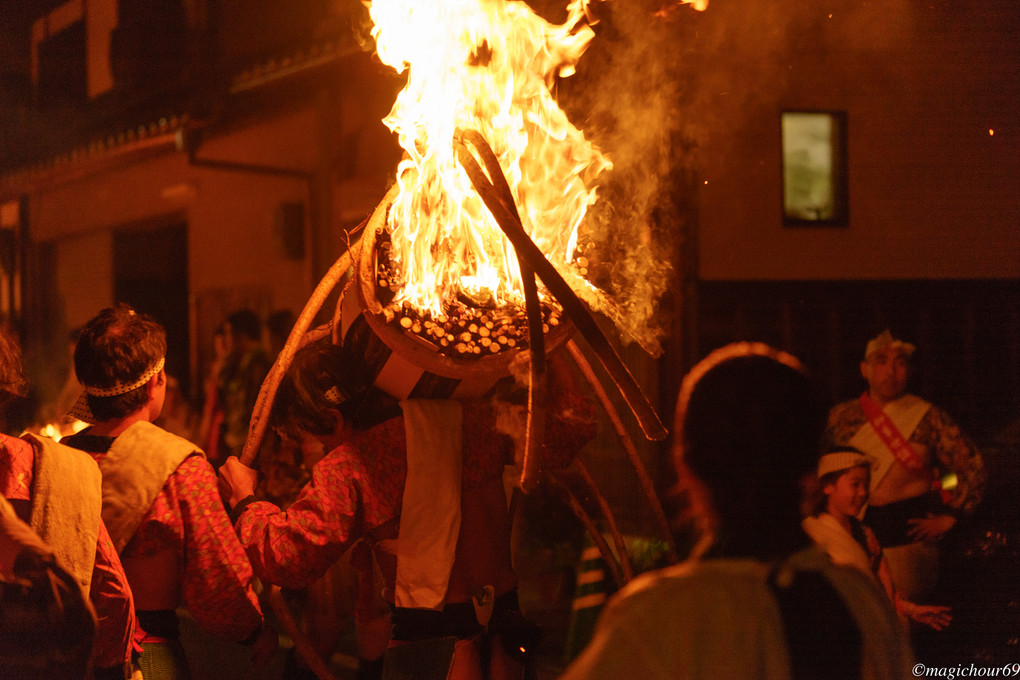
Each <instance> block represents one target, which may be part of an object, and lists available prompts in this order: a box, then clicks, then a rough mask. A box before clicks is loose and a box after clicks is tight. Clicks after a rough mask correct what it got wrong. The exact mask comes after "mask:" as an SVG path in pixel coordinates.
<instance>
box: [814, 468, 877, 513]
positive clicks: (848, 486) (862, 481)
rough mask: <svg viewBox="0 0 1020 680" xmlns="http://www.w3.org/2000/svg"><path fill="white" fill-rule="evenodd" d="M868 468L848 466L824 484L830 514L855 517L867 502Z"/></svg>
mask: <svg viewBox="0 0 1020 680" xmlns="http://www.w3.org/2000/svg"><path fill="white" fill-rule="evenodd" d="M869 481H870V473H869V471H868V468H866V467H864V466H863V465H858V466H857V467H855V468H850V469H849V470H847V471H846V472H844V473H843V474H842V475H840V476H839V478H838V479H836V481H835V482H832V483H829V484H826V485H825V488H824V492H825V495H826V496H828V498H829V501H828V503H827V505H826V509H827V510H828V511H829V514H830V515H835V516H840V515H842V516H847V517H855V516H857V514H858V513H860V511H861V509H862V508H863V507H864V504H865V503H867V502H868V483H869Z"/></svg>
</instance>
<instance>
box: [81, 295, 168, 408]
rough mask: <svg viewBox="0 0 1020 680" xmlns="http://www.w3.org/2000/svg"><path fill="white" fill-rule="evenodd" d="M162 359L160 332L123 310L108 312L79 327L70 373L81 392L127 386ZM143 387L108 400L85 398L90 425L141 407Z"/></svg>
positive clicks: (126, 307)
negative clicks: (90, 389)
mask: <svg viewBox="0 0 1020 680" xmlns="http://www.w3.org/2000/svg"><path fill="white" fill-rule="evenodd" d="M165 356H166V330H165V329H164V328H163V326H162V325H161V324H160V323H159V322H158V321H156V320H155V319H154V318H153V317H151V316H149V315H148V314H142V313H140V312H136V311H135V310H134V309H132V308H131V307H130V306H129V305H126V304H123V303H121V304H118V305H117V306H116V307H108V308H106V309H104V310H103V311H101V312H100V313H99V314H97V315H96V316H95V317H94V318H93V319H92V320H91V321H89V322H88V323H87V324H85V327H84V328H83V329H82V333H81V337H80V338H79V339H78V344H77V346H76V347H75V349H74V371H75V374H76V375H77V376H78V382H80V383H81V384H82V385H84V386H87V387H100V388H104V387H105V388H109V387H114V386H116V385H118V384H121V385H123V384H125V383H128V384H130V383H132V382H134V381H135V380H138V378H140V377H141V376H142V375H143V374H144V373H145V372H146V371H147V370H149V369H150V368H152V367H153V365H154V364H155V363H156V362H158V361H159V360H160V359H162V358H164V357H165ZM147 400H148V395H147V393H146V389H145V386H144V385H142V386H139V387H137V388H135V389H133V390H131V391H130V392H126V393H124V394H118V395H114V396H111V397H100V396H94V395H87V401H88V406H89V409H90V410H91V411H92V414H93V415H94V416H95V418H96V420H98V421H104V420H110V419H113V418H122V417H124V416H126V415H128V414H130V413H132V412H134V411H136V410H138V409H139V408H140V407H142V406H144V405H145V402H146V401H147Z"/></svg>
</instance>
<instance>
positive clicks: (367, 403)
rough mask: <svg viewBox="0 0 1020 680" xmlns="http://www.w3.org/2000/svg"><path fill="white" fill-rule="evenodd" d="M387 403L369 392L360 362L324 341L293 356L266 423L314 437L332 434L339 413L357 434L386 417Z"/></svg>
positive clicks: (310, 345)
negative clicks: (269, 418)
mask: <svg viewBox="0 0 1020 680" xmlns="http://www.w3.org/2000/svg"><path fill="white" fill-rule="evenodd" d="M391 402H392V400H389V399H387V398H386V397H385V395H383V394H382V393H381V392H380V391H379V390H378V389H376V388H374V387H372V385H371V383H370V381H369V380H368V376H366V375H365V371H364V369H363V362H359V361H356V360H355V359H354V358H353V357H351V356H350V354H349V353H348V352H347V351H346V350H345V349H344V348H343V347H342V346H340V345H334V344H333V343H332V342H330V339H329V338H324V339H322V340H319V341H317V342H313V343H311V344H309V345H306V346H305V347H302V348H301V349H299V350H298V351H297V352H295V353H294V358H293V361H292V362H291V365H290V368H289V369H288V370H287V373H286V374H285V375H284V377H283V379H282V380H281V381H280V386H279V388H278V390H277V393H276V398H275V400H274V404H275V406H274V409H273V415H272V417H271V423H272V424H273V426H274V427H278V428H281V429H284V430H288V431H293V430H300V431H303V432H307V433H309V434H313V435H326V434H329V433H331V432H332V431H333V429H334V427H335V425H336V417H335V414H334V413H333V411H339V412H340V414H341V416H343V418H344V419H345V420H348V421H349V422H350V423H351V424H352V425H353V426H354V427H355V429H357V430H362V429H365V428H367V427H370V426H371V425H373V424H375V422H377V421H378V420H380V419H381V418H383V417H386V416H388V415H390V414H391V413H390V403H391Z"/></svg>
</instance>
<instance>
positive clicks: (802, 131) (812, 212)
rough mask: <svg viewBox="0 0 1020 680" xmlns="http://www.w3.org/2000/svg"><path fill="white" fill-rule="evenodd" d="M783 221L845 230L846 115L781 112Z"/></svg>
mask: <svg viewBox="0 0 1020 680" xmlns="http://www.w3.org/2000/svg"><path fill="white" fill-rule="evenodd" d="M782 136H783V223H784V224H785V225H787V226H846V223H847V198H846V194H847V190H846V115H845V114H843V113H831V112H817V111H784V112H783V113H782Z"/></svg>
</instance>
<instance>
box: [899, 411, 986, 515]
mask: <svg viewBox="0 0 1020 680" xmlns="http://www.w3.org/2000/svg"><path fill="white" fill-rule="evenodd" d="M922 428H923V430H924V432H923V433H922V436H923V438H924V439H926V440H927V441H926V442H925V443H927V444H928V445H929V446H931V448H932V449H933V450H934V451H935V457H936V460H937V464H938V467H939V469H940V471H941V473H942V474H943V475H944V474H946V473H947V472H951V473H953V474H955V475H956V487H955V488H952V489H951V492H952V498H951V499H950V501H949V505H951V506H952V507H953V508H955V509H956V510H958V511H959V512H961V513H963V514H970V513H972V512H973V511H974V509H975V507H977V505H978V503H980V502H981V498H982V496H983V495H984V490H985V483H986V482H987V480H988V472H987V471H986V470H985V464H984V460H983V459H982V458H981V454H980V453H979V452H978V449H977V446H976V445H975V444H974V442H973V441H972V440H971V439H970V437H968V436H967V435H965V434H964V433H963V432H961V431H960V427H959V426H958V425H957V424H956V422H954V421H953V419H952V418H951V417H950V416H949V414H948V413H946V412H945V411H943V410H942V409H940V408H938V407H936V406H932V407H931V408H930V409H928V413H926V414H925V416H924V420H922V421H921V425H920V426H919V429H922ZM912 439H913V438H912Z"/></svg>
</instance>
